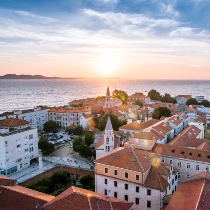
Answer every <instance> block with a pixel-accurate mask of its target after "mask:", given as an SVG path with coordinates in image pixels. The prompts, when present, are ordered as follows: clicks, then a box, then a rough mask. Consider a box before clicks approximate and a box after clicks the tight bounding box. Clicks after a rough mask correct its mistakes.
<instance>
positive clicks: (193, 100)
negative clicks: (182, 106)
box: [186, 98, 199, 106]
mask: <svg viewBox="0 0 210 210" xmlns="http://www.w3.org/2000/svg"><path fill="white" fill-rule="evenodd" d="M186 104H187V105H188V106H189V105H192V104H199V103H198V102H197V100H196V99H195V98H190V99H188V100H187V102H186Z"/></svg>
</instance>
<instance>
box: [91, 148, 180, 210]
mask: <svg viewBox="0 0 210 210" xmlns="http://www.w3.org/2000/svg"><path fill="white" fill-rule="evenodd" d="M177 175H178V170H176V169H174V168H173V166H171V165H170V164H165V163H162V162H161V157H160V156H158V155H156V154H154V153H151V152H146V151H142V150H137V149H133V148H132V147H129V148H128V147H125V148H123V147H119V148H116V149H114V150H113V151H112V152H110V153H108V154H107V155H104V156H102V157H101V158H99V159H97V160H96V161H95V191H96V192H98V193H102V194H105V195H106V194H107V193H108V192H110V194H111V196H114V197H116V198H121V199H124V200H127V201H130V202H134V207H133V209H135V210H137V209H138V210H140V209H152V210H156V209H157V210H159V209H160V208H161V207H162V200H163V197H164V196H165V195H168V194H171V193H174V192H175V191H176V188H177Z"/></svg>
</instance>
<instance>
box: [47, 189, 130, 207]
mask: <svg viewBox="0 0 210 210" xmlns="http://www.w3.org/2000/svg"><path fill="white" fill-rule="evenodd" d="M132 205H133V203H132V202H128V201H125V200H122V199H118V198H114V197H110V198H107V196H105V195H103V194H99V193H96V192H92V191H89V190H85V189H81V188H78V187H73V186H72V187H70V188H69V189H67V190H66V191H64V192H63V193H61V194H60V195H58V196H57V197H56V198H55V199H53V200H52V201H51V202H48V203H47V204H45V205H44V206H43V208H44V209H46V210H57V209H72V210H97V209H98V208H100V209H101V210H103V209H104V210H121V209H122V207H123V209H125V210H129V209H130V208H131V206H132Z"/></svg>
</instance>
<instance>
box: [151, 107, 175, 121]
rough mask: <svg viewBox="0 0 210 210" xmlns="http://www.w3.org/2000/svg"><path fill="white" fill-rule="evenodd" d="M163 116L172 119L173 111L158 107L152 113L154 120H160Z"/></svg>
mask: <svg viewBox="0 0 210 210" xmlns="http://www.w3.org/2000/svg"><path fill="white" fill-rule="evenodd" d="M162 116H164V117H170V116H171V110H170V109H169V108H167V107H158V108H156V109H155V110H154V111H153V113H152V118H154V119H160V118H161V117H162Z"/></svg>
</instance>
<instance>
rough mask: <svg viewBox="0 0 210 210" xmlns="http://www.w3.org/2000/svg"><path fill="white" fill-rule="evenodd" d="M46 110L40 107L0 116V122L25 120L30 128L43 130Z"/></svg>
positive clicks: (46, 116) (46, 115)
mask: <svg viewBox="0 0 210 210" xmlns="http://www.w3.org/2000/svg"><path fill="white" fill-rule="evenodd" d="M48 110H49V109H44V108H41V107H37V108H34V109H28V110H17V111H14V112H7V113H5V114H1V115H0V120H4V119H6V118H7V117H8V118H16V117H18V118H19V119H24V120H27V121H28V122H29V123H30V126H31V127H32V128H37V129H38V130H42V129H43V125H44V123H45V122H47V121H48Z"/></svg>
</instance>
